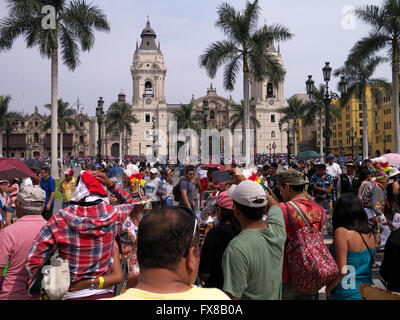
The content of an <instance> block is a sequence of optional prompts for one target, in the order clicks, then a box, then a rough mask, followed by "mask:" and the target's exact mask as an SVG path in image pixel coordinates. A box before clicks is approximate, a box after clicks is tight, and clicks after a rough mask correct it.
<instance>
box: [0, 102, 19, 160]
mask: <svg viewBox="0 0 400 320" xmlns="http://www.w3.org/2000/svg"><path fill="white" fill-rule="evenodd" d="M10 101H11V96H9V95H1V96H0V157H2V156H3V132H4V133H5V134H6V137H7V144H6V157H7V158H9V156H10V134H11V133H13V131H14V129H15V127H14V126H13V123H14V122H15V121H20V120H22V118H23V116H22V115H21V113H19V112H14V111H8V107H9V104H10Z"/></svg>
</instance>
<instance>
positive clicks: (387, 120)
mask: <svg viewBox="0 0 400 320" xmlns="http://www.w3.org/2000/svg"><path fill="white" fill-rule="evenodd" d="M332 104H333V105H339V101H338V100H336V101H333V102H332ZM393 121H394V120H393V105H392V102H391V97H387V96H385V97H384V100H383V104H382V106H381V107H380V108H378V107H377V105H376V103H375V102H374V100H373V99H372V98H371V91H370V88H368V90H367V122H368V152H369V157H370V158H374V157H377V156H380V155H382V154H384V153H386V152H387V151H389V152H390V151H391V150H393V127H394V126H393ZM331 129H332V133H333V134H332V137H331V152H332V153H333V154H335V155H341V156H346V155H352V154H354V155H362V136H363V112H362V103H361V101H360V100H359V99H357V98H356V97H355V96H354V95H353V96H352V97H351V98H350V100H349V102H348V104H347V105H346V106H345V107H343V108H341V109H340V115H339V117H338V118H332V121H331ZM385 148H386V150H385Z"/></svg>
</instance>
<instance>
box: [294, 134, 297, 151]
mask: <svg viewBox="0 0 400 320" xmlns="http://www.w3.org/2000/svg"><path fill="white" fill-rule="evenodd" d="M294 156H297V130H296V129H295V130H294Z"/></svg>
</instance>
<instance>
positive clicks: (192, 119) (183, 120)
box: [172, 103, 203, 134]
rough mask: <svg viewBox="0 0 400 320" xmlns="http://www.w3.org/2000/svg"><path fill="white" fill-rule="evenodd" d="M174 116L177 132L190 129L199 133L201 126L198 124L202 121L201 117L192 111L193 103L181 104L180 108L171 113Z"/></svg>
mask: <svg viewBox="0 0 400 320" xmlns="http://www.w3.org/2000/svg"><path fill="white" fill-rule="evenodd" d="M172 113H173V114H174V116H175V119H176V122H177V125H178V131H179V130H181V129H192V130H194V131H196V133H197V134H199V133H200V130H201V126H200V127H199V125H198V123H199V122H200V121H202V120H203V118H202V116H201V115H200V114H198V113H196V112H195V111H194V106H193V103H189V104H181V108H180V109H178V110H174V111H172Z"/></svg>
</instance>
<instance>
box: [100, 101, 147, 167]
mask: <svg viewBox="0 0 400 320" xmlns="http://www.w3.org/2000/svg"><path fill="white" fill-rule="evenodd" d="M138 122H139V121H138V120H137V119H136V117H135V116H134V115H132V110H131V107H130V106H129V105H128V104H127V103H125V102H123V103H118V102H114V103H113V104H112V105H111V106H110V108H109V111H108V112H107V115H106V120H105V125H106V133H108V134H109V133H111V132H112V131H113V130H114V129H118V131H119V163H120V164H121V163H122V141H123V140H122V139H123V135H124V133H125V132H126V133H127V134H128V135H132V128H131V123H138Z"/></svg>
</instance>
